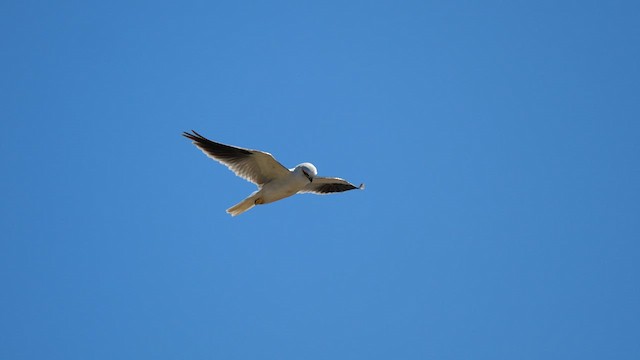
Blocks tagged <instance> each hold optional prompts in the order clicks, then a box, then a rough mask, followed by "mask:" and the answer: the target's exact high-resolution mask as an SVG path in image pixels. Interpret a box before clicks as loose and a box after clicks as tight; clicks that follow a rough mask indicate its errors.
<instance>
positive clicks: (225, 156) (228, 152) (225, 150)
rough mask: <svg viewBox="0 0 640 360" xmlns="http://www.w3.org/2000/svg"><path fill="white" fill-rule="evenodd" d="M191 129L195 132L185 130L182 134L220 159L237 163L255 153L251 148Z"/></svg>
mask: <svg viewBox="0 0 640 360" xmlns="http://www.w3.org/2000/svg"><path fill="white" fill-rule="evenodd" d="M191 131H192V132H193V134H190V133H188V132H183V133H182V136H184V137H186V138H188V139H190V140H193V141H194V142H195V143H196V145H197V146H198V147H199V148H201V149H202V150H204V151H206V152H207V153H208V154H209V155H211V156H213V157H215V158H216V159H219V160H220V161H225V162H229V163H235V162H237V161H238V160H242V159H244V158H247V157H249V156H251V155H252V154H253V153H252V152H251V151H249V150H245V149H241V148H237V147H233V146H229V145H225V144H220V143H217V142H215V141H211V140H209V139H207V138H205V137H204V136H202V135H200V134H198V133H197V132H195V130H191Z"/></svg>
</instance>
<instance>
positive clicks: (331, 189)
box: [313, 183, 358, 194]
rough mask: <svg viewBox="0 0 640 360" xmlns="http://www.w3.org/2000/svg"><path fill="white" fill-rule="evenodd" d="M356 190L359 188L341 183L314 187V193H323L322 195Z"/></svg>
mask: <svg viewBox="0 0 640 360" xmlns="http://www.w3.org/2000/svg"><path fill="white" fill-rule="evenodd" d="M354 189H358V187H356V186H353V185H351V184H340V183H333V184H322V185H318V186H314V187H313V191H314V192H317V193H321V194H329V193H336V192H343V191H349V190H354Z"/></svg>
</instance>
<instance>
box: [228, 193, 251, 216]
mask: <svg viewBox="0 0 640 360" xmlns="http://www.w3.org/2000/svg"><path fill="white" fill-rule="evenodd" d="M255 201H256V199H255V198H254V196H253V194H252V195H251V196H249V197H248V198H246V199H244V200H242V201H240V202H239V203H237V204H235V205H233V206H232V207H230V208H228V209H227V212H228V213H229V214H231V216H237V215H240V214H242V213H243V212H245V211H247V210H249V209H251V208H252V207H254V206H255Z"/></svg>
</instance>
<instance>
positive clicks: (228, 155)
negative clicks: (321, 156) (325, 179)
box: [182, 130, 290, 185]
mask: <svg viewBox="0 0 640 360" xmlns="http://www.w3.org/2000/svg"><path fill="white" fill-rule="evenodd" d="M191 131H192V132H193V134H192V133H188V132H184V133H182V135H183V136H184V137H186V138H188V139H190V140H192V141H193V144H194V145H195V146H197V147H198V148H199V149H200V150H202V152H203V153H205V155H207V156H208V157H210V158H212V159H213V160H216V161H218V162H220V163H221V164H223V165H226V166H227V167H228V168H229V169H231V171H233V172H234V173H236V175H238V176H240V177H241V178H244V179H246V180H249V181H251V182H252V183H254V184H257V185H262V184H264V183H267V182H269V181H271V180H273V179H277V178H280V177H284V176H287V175H289V173H290V171H289V170H288V169H287V168H285V167H284V166H282V164H280V163H279V162H277V161H276V159H274V158H273V156H271V154H269V153H266V152H262V151H258V150H250V149H243V148H239V147H235V146H230V145H225V144H220V143H217V142H215V141H211V140H209V139H207V138H205V137H204V136H202V135H200V134H198V133H197V132H195V131H194V130H191Z"/></svg>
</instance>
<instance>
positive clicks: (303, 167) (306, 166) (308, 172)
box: [293, 163, 318, 182]
mask: <svg viewBox="0 0 640 360" xmlns="http://www.w3.org/2000/svg"><path fill="white" fill-rule="evenodd" d="M293 171H294V172H300V173H302V174H303V175H304V176H305V177H306V178H307V179H309V181H311V182H313V178H314V177H315V176H316V175H318V170H317V169H316V167H315V166H313V164H312V163H302V164H300V165H298V166H296V168H295V169H294V170H293Z"/></svg>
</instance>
